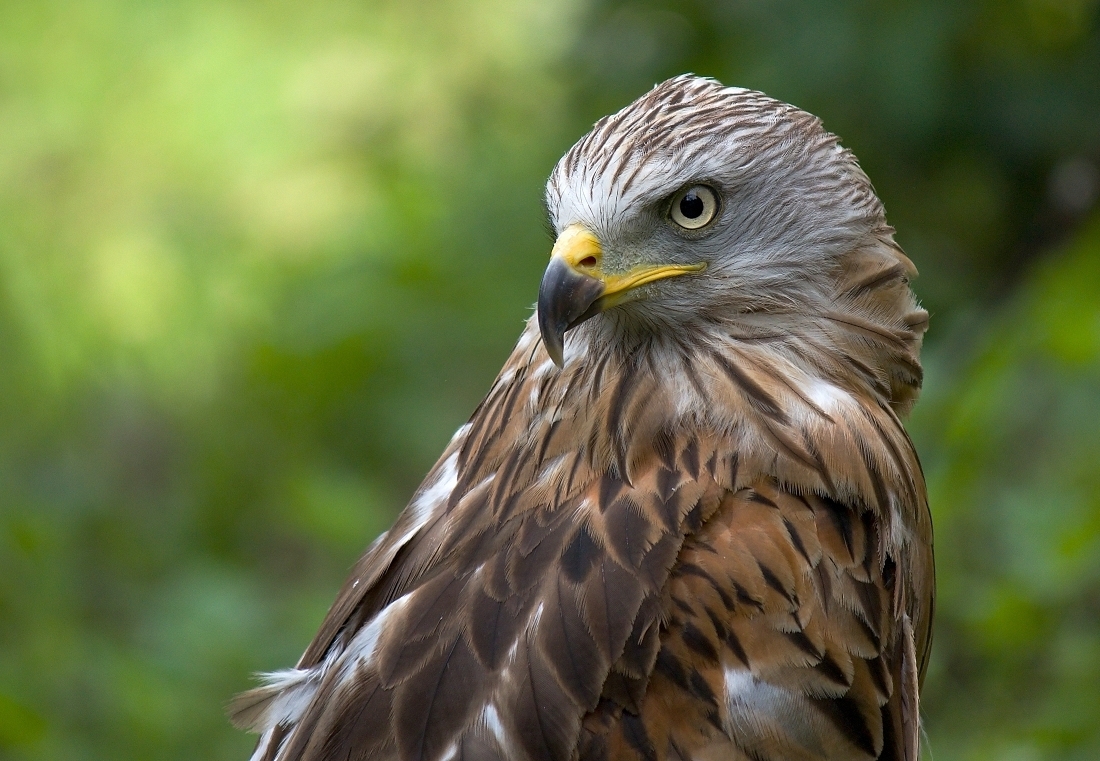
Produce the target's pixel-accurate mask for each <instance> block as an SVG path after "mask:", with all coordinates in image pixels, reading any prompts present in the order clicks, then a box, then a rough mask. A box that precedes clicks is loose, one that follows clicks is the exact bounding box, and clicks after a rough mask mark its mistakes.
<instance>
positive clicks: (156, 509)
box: [0, 0, 1100, 761]
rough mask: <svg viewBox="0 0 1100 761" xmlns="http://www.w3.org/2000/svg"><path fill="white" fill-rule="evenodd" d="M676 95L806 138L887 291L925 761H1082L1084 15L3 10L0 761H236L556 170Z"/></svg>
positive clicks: (1098, 530) (463, 380) (523, 307)
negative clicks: (858, 210) (932, 598)
mask: <svg viewBox="0 0 1100 761" xmlns="http://www.w3.org/2000/svg"><path fill="white" fill-rule="evenodd" d="M689 70H690V71H695V72H698V73H702V74H709V75H713V76H717V77H719V78H721V79H722V80H723V81H725V82H727V83H729V84H738V85H745V86H749V87H754V88H758V89H763V90H765V91H767V92H768V93H770V94H772V95H774V96H777V97H779V98H782V99H785V100H789V101H791V102H794V103H795V104H797V105H799V106H802V107H803V108H806V109H808V110H811V111H813V112H815V113H817V114H819V115H821V116H822V117H823V118H824V120H825V124H826V126H827V127H829V128H830V129H832V130H833V131H835V132H837V133H839V134H840V135H841V136H842V137H843V139H844V141H845V143H846V144H847V145H848V146H850V147H851V148H853V149H854V150H855V151H856V153H857V155H858V156H860V158H861V159H862V162H863V165H864V167H865V168H866V169H867V171H868V173H869V174H870V176H871V177H872V179H873V180H874V181H875V183H876V187H877V188H878V191H879V193H880V194H881V196H882V197H883V199H884V200H885V202H886V206H887V209H888V212H889V215H890V219H891V221H892V222H893V224H894V225H895V226H896V227H897V228H898V230H899V233H898V240H899V241H900V242H901V244H902V245H903V246H904V247H905V248H906V250H907V251H908V252H909V254H910V255H911V256H912V258H913V259H914V261H915V262H916V263H917V265H918V266H919V267H920V269H921V272H922V276H921V278H920V279H919V280H918V281H917V283H916V288H917V290H918V292H919V294H920V295H921V297H922V298H923V300H924V303H925V305H926V306H927V307H928V308H929V310H930V311H931V313H932V328H931V332H930V333H929V335H928V339H927V344H926V347H927V348H926V350H925V354H924V356H925V365H926V368H927V379H926V384H925V388H926V391H925V396H924V399H923V401H922V402H921V403H920V404H919V405H918V406H917V409H916V412H915V414H914V416H913V419H912V425H911V428H912V431H913V434H914V437H915V439H916V441H917V445H918V448H919V449H920V451H921V454H922V456H923V458H924V463H925V467H926V471H927V476H928V481H929V484H930V489H931V499H932V510H933V512H934V514H935V519H936V529H937V555H938V560H939V569H940V585H939V590H940V596H939V609H938V619H937V626H936V641H935V650H934V655H933V659H932V665H931V669H930V672H929V675H928V682H927V685H926V691H925V704H924V706H925V714H926V717H927V732H928V743H927V746H928V748H929V749H930V750H931V757H933V758H935V759H936V761H952V760H954V759H998V760H1000V759H1007V760H1009V761H1031V760H1033V759H1082V760H1085V759H1096V758H1100V210H1098V205H1097V200H1096V198H1097V191H1098V189H1100V174H1098V167H1100V19H1098V7H1097V2H1096V1H1095V0H987V1H985V2H960V1H959V0H927V1H926V2H905V1H903V0H889V1H887V0H804V1H802V2H796V1H795V0H739V1H734V0H726V1H725V2H713V1H712V0H679V2H674V3H673V2H669V3H661V2H656V1H654V2H641V3H629V2H619V1H618V0H592V2H584V0H564V1H555V2H549V1H548V0H450V1H443V2H417V1H416V0H411V1H409V0H406V1H405V2H396V1H395V2H373V1H370V0H355V1H351V0H339V1H335V2H332V1H324V0H321V1H317V0H315V1H313V2H301V1H296V2H291V1H290V0H278V1H275V0H273V1H271V2H243V1H239V0H180V1H179V2H169V1H168V0H159V1H154V0H147V1H145V2H137V1H132V2H126V1H125V0H98V1H96V0H84V1H81V0H71V1H70V2H64V1H62V0H35V1H34V2H17V1H15V0H3V1H2V2H0V758H4V759H7V758H11V759H43V760H44V759H50V760H51V761H52V760H55V759H56V760H59V761H67V760H68V759H105V760H110V761H116V760H117V761H126V760H128V759H134V760H138V759H141V760H144V759H180V760H181V761H183V760H186V761H191V760H193V759H243V758H244V757H246V756H247V753H248V751H249V749H250V747H251V742H252V740H251V738H249V737H247V736H245V735H243V734H240V733H237V732H235V731H233V730H232V729H230V727H229V726H228V725H227V723H226V722H225V720H224V718H223V715H222V706H223V704H224V703H225V701H226V700H227V699H228V698H229V697H230V696H231V695H232V694H233V693H234V692H236V691H239V690H241V689H244V688H246V687H247V686H248V685H249V676H248V675H249V673H250V672H252V671H256V670H262V669H273V668H278V667H285V666H287V665H290V664H291V663H292V662H293V661H294V660H295V658H296V657H297V655H298V653H299V652H300V651H301V650H302V648H303V647H304V646H305V644H306V643H307V641H308V640H309V638H310V636H311V635H312V633H313V631H314V629H315V627H316V626H317V625H318V623H319V621H320V619H321V616H322V615H323V613H324V611H325V609H326V606H327V605H328V603H329V602H330V600H331V599H332V597H333V595H334V594H335V591H336V589H337V587H338V585H339V584H340V582H341V580H342V577H343V575H344V573H345V571H346V569H347V568H348V567H349V565H350V564H351V563H352V562H353V560H354V559H355V557H356V556H357V554H358V552H359V551H360V550H361V549H362V548H363V547H364V546H366V544H367V543H368V542H369V541H370V540H371V539H372V538H373V536H374V535H375V534H376V533H377V532H379V531H380V530H382V529H383V528H385V527H386V525H387V524H388V522H389V521H390V520H391V519H392V517H393V516H394V514H395V512H396V511H397V510H398V509H399V508H400V507H401V506H402V505H403V504H404V501H405V500H406V499H407V498H408V496H409V494H410V493H411V491H412V489H413V488H414V487H415V486H416V484H417V483H418V482H419V479H420V477H421V475H422V474H423V473H424V472H425V470H426V469H427V467H428V466H429V465H430V464H431V462H432V461H433V460H434V458H435V457H436V455H437V454H438V452H439V451H440V449H441V448H442V445H443V443H444V442H445V441H446V440H447V438H448V437H449V435H450V433H451V431H452V430H453V429H454V428H455V427H457V426H458V425H459V424H460V423H461V422H462V421H463V420H464V419H465V417H466V415H467V414H468V413H469V411H470V410H472V408H473V407H474V405H475V404H476V403H477V401H478V400H479V398H480V395H481V394H482V393H483V392H484V390H485V389H487V387H488V384H489V382H490V380H491V378H492V377H493V375H494V373H495V371H496V369H497V368H498V367H499V366H500V364H501V363H502V361H503V359H504V358H505V356H506V355H507V354H508V351H509V349H510V347H511V344H512V342H513V341H514V340H515V337H516V335H517V334H518V331H519V330H520V326H521V322H522V320H523V319H524V318H525V317H526V316H527V315H528V314H529V310H530V306H531V304H532V303H533V302H534V299H535V294H536V289H537V284H538V279H539V275H540V272H541V269H542V267H543V265H544V262H545V260H546V256H547V252H548V250H549V246H550V240H549V238H548V235H547V232H546V227H545V223H544V220H543V212H542V209H541V185H542V182H543V180H544V178H545V177H546V175H547V174H548V172H549V171H550V168H551V167H552V165H553V163H554V161H555V160H556V158H557V157H558V156H559V155H560V154H561V152H562V151H564V150H565V149H566V148H567V147H568V146H569V145H570V144H571V143H572V142H573V141H574V140H575V139H576V138H577V137H578V136H579V135H581V134H582V133H583V132H584V131H585V130H586V129H587V126H588V125H589V124H591V122H592V121H594V120H595V119H596V118H597V117H599V116H601V115H602V114H604V113H606V112H609V111H611V110H614V109H616V108H619V107H620V106H622V105H624V104H625V103H627V102H629V101H630V100H631V99H633V98H634V97H636V96H637V95H639V94H640V93H642V92H643V91H644V90H646V89H647V88H648V87H649V86H651V85H652V84H653V83H654V82H656V81H658V80H660V79H663V78H664V77H666V76H669V75H672V74H675V73H679V72H682V71H689Z"/></svg>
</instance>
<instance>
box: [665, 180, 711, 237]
mask: <svg viewBox="0 0 1100 761" xmlns="http://www.w3.org/2000/svg"><path fill="white" fill-rule="evenodd" d="M717 214H718V194H717V193H715V192H714V191H713V190H712V189H710V188H708V187H707V186H706V185H692V186H691V187H690V188H687V189H685V190H681V191H680V192H679V193H677V194H676V195H675V196H674V197H673V198H672V208H671V209H669V216H670V217H672V221H673V222H675V223H676V224H677V225H679V226H680V227H682V228H684V229H685V230H698V229H699V228H700V227H704V226H706V225H707V224H709V223H710V221H711V220H712V219H714V217H715V216H716V215H717Z"/></svg>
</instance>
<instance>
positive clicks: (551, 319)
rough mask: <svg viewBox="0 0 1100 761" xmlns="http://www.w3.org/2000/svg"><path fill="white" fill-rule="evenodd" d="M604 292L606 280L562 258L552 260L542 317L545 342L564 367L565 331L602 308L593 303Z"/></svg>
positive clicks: (541, 298)
mask: <svg viewBox="0 0 1100 761" xmlns="http://www.w3.org/2000/svg"><path fill="white" fill-rule="evenodd" d="M603 292H604V284H603V283H602V282H601V281H599V280H597V279H596V278H594V277H589V276H588V275H582V274H581V273H579V272H577V271H576V270H574V269H573V268H572V267H570V266H569V265H568V264H566V263H565V262H564V261H562V260H561V259H558V258H554V259H551V260H550V265H549V266H548V267H547V268H546V273H545V274H544V275H543V276H542V284H541V285H540V286H539V303H538V321H539V332H540V333H541V334H542V344H543V347H544V348H545V349H546V353H547V354H549V355H550V359H551V360H553V361H554V364H555V365H557V366H558V367H563V366H564V364H565V360H564V347H565V334H566V332H567V331H568V330H569V329H570V328H573V327H576V326H577V325H579V324H580V323H581V322H583V321H584V320H586V319H588V318H589V317H591V316H593V315H594V314H596V312H597V311H598V310H592V309H590V307H592V306H593V304H594V303H595V302H596V300H597V299H599V297H600V296H601V295H603Z"/></svg>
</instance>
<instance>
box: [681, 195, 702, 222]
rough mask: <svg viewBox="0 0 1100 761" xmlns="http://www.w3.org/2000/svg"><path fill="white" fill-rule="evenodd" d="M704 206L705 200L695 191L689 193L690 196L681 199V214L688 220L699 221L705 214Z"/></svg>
mask: <svg viewBox="0 0 1100 761" xmlns="http://www.w3.org/2000/svg"><path fill="white" fill-rule="evenodd" d="M704 205H705V204H704V203H703V199H702V198H700V197H699V196H698V195H697V194H696V193H695V191H694V190H692V191H688V194H687V195H685V196H684V197H683V198H682V199H680V213H681V214H683V215H684V216H685V217H687V218H688V219H698V218H699V216H700V215H701V214H702V213H703V207H704Z"/></svg>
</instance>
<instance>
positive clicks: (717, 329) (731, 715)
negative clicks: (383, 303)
mask: <svg viewBox="0 0 1100 761" xmlns="http://www.w3.org/2000/svg"><path fill="white" fill-rule="evenodd" d="M546 202H547V206H548V210H549V214H550V218H551V222H552V225H553V227H554V229H555V231H556V234H557V240H556V243H555V244H554V247H553V253H552V256H551V259H550V264H549V266H548V267H547V269H546V272H545V275H544V277H543V280H542V284H541V287H540V289H539V294H538V306H537V312H536V315H535V316H533V317H532V318H531V319H530V320H529V321H528V323H527V325H526V328H525V330H524V331H523V333H522V335H521V336H520V338H519V342H518V343H517V344H516V346H515V349H514V350H513V351H512V354H511V356H510V357H509V358H508V361H507V362H506V364H505V365H504V368H503V369H502V370H501V372H500V374H499V376H498V377H497V378H496V381H495V382H494V383H493V385H492V387H491V388H490V389H489V392H488V394H487V396H486V397H485V399H484V401H482V403H481V404H480V405H479V406H478V407H477V409H476V410H475V411H474V413H473V416H472V417H471V418H470V420H469V422H468V423H467V424H465V425H463V426H462V427H461V428H460V429H459V430H458V432H457V433H455V435H454V438H453V439H452V440H451V442H450V444H449V445H448V446H447V448H446V449H445V451H444V452H443V454H442V456H441V457H440V459H439V461H438V462H437V463H436V465H435V466H434V467H433V468H432V470H431V471H430V472H429V474H428V476H427V478H426V479H425V481H424V483H423V485H422V486H421V487H420V488H419V489H418V491H417V492H416V493H415V495H414V496H413V498H412V500H411V502H410V503H409V505H408V506H407V507H406V508H405V510H404V511H403V512H402V513H401V515H400V516H399V517H398V518H397V520H396V522H395V523H394V525H393V527H392V528H391V529H390V530H389V531H388V532H386V533H385V534H383V535H382V536H381V537H379V538H378V539H377V541H375V542H374V544H373V545H371V547H370V548H369V549H368V550H367V551H366V554H365V555H363V557H362V558H361V559H360V560H359V562H358V563H357V564H356V565H355V567H354V569H353V571H352V573H351V576H350V578H349V580H348V581H347V583H346V584H345V585H344V587H343V589H342V590H341V591H340V593H339V596H338V597H337V599H336V602H335V603H334V604H333V606H332V608H331V610H330V611H329V613H328V615H327V617H326V618H325V620H324V623H323V624H322V625H321V629H320V631H319V632H318V633H317V636H316V638H315V639H314V640H313V642H312V644H310V645H309V647H308V649H307V650H306V651H305V654H304V655H302V657H301V660H299V661H298V664H297V666H296V667H295V668H293V669H289V670H285V671H278V672H275V673H271V674H267V675H266V676H265V677H264V682H263V684H262V685H261V686H260V687H258V688H257V689H254V690H252V691H251V692H248V693H245V694H244V695H241V696H240V697H238V698H237V699H236V701H235V702H234V704H233V705H232V706H231V709H230V710H231V713H232V715H233V719H234V721H235V723H236V724H237V725H238V726H240V727H244V728H248V729H250V730H253V731H256V732H259V733H261V738H260V742H259V745H258V747H257V749H256V751H255V755H254V756H253V759H254V760H255V761H291V760H293V761H337V760H339V761H350V760H353V759H377V760H378V761H574V760H575V761H604V760H606V761H619V760H623V761H625V760H627V759H629V760H631V761H635V760H637V761H657V760H663V759H674V760H676V761H711V760H717V759H729V760H731V761H734V760H735V761H750V760H751V761H780V760H784V761H788V760H793V759H798V760H800V761H811V760H817V759H851V760H853V761H854V760H857V759H860V760H862V759H898V760H904V761H916V759H917V755H918V738H919V716H918V692H919V687H920V683H921V679H922V675H923V672H924V669H925V664H926V663H927V659H928V652H929V637H930V631H931V620H932V602H933V556H932V527H931V519H930V516H929V512H928V506H927V498H926V492H925V485H924V481H923V477H922V474H921V468H920V464H919V462H918V459H917V455H916V452H915V451H914V448H913V445H912V443H911V441H910V439H909V437H908V436H907V434H906V432H905V429H904V428H903V425H902V418H903V417H904V416H905V415H906V414H907V413H908V411H909V409H910V407H911V406H912V404H913V403H914V401H915V400H916V397H917V394H918V392H919V390H920V386H921V366H920V359H919V352H920V345H921V339H922V336H923V334H924V331H925V329H926V327H927V322H928V314H927V312H925V311H924V310H923V309H921V308H920V307H919V306H918V305H917V302H916V301H915V299H914V296H913V293H912V292H911V290H910V287H909V281H910V278H911V277H912V276H913V275H915V269H914V267H913V265H912V263H911V262H910V261H909V259H907V258H906V256H905V255H904V254H903V253H902V251H901V249H900V248H899V247H898V245H897V244H896V243H895V242H894V239H893V234H894V231H893V229H892V228H891V227H889V226H888V225H887V223H886V219H885V216H884V212H883V207H882V204H881V203H880V201H879V199H878V198H877V197H876V195H875V193H874V190H873V189H872V187H871V183H870V182H869V180H868V179H867V177H866V175H865V174H864V173H863V171H862V170H861V169H860V167H859V165H858V164H857V162H856V159H855V157H854V156H853V155H852V154H851V153H850V152H849V151H847V150H845V149H844V148H842V147H841V146H840V145H839V143H838V139H837V138H836V137H835V136H834V135H832V134H830V133H828V132H826V131H825V130H824V129H823V128H822V126H821V122H820V121H819V120H818V119H817V118H816V117H814V116H812V115H810V114H808V113H806V112H804V111H801V110H799V109H797V108H794V107H793V106H790V105H787V104H785V103H782V102H780V101H777V100H774V99H772V98H769V97H767V96H765V95H763V94H762V93H759V92H755V91H752V90H746V89H740V88H733V87H725V86H723V85H722V84H720V83H719V82H716V81H714V80H711V79H704V78H699V77H695V76H689V75H685V76H680V77H676V78H674V79H671V80H669V81H667V82H664V83H662V84H660V85H657V86H656V87H655V88H654V89H653V90H651V91H650V92H649V93H647V94H646V95H644V96H643V97H641V98H640V99H638V100H637V101H635V102H634V103H632V104H630V105H629V106H627V107H626V108H624V109H623V110H621V111H619V112H618V113H616V114H614V115H612V116H609V117H606V118H604V119H601V120H600V121H599V122H597V123H596V124H595V126H594V127H593V129H592V131H591V132H589V133H588V134H587V135H585V136H584V137H583V138H581V140H580V141H579V142H578V143H577V144H576V145H574V146H573V147H572V148H571V149H570V150H569V152H568V153H566V154H565V156H564V157H563V158H562V159H561V160H560V161H559V162H558V164H557V166H556V167H555V168H554V170H553V173H552V174H551V176H550V179H549V181H548V183H547V190H546Z"/></svg>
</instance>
